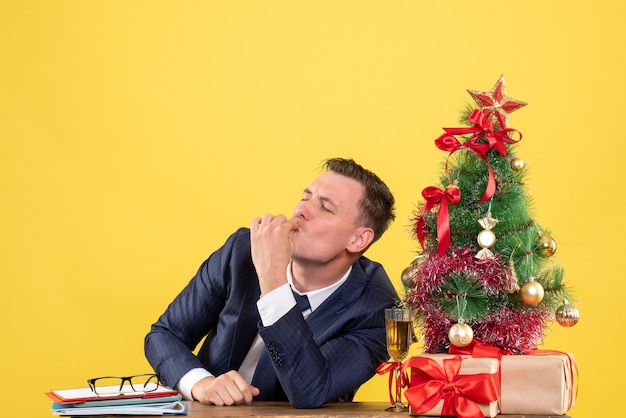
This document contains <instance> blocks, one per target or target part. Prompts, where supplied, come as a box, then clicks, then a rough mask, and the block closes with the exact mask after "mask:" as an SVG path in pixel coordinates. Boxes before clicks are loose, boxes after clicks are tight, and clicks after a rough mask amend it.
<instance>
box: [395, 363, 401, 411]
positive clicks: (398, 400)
mask: <svg viewBox="0 0 626 418" xmlns="http://www.w3.org/2000/svg"><path fill="white" fill-rule="evenodd" d="M401 367H402V366H398V367H396V369H395V370H394V373H395V375H396V405H398V404H400V405H401V404H402V382H401V380H400V368H401Z"/></svg>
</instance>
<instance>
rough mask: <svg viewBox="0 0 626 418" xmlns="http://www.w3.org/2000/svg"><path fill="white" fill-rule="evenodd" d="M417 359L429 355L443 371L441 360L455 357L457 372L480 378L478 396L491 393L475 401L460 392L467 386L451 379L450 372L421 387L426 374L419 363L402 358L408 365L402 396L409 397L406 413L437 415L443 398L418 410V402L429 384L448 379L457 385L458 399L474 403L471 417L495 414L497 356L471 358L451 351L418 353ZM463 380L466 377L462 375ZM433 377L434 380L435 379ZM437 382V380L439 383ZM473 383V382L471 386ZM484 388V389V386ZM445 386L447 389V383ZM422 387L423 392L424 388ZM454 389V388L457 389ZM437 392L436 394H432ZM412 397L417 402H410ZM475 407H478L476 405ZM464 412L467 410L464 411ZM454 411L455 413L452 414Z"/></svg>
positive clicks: (441, 406)
mask: <svg viewBox="0 0 626 418" xmlns="http://www.w3.org/2000/svg"><path fill="white" fill-rule="evenodd" d="M415 357H417V358H421V359H431V360H433V361H435V362H436V364H438V365H439V367H440V368H441V369H440V371H442V372H443V371H445V369H446V366H445V365H444V360H456V361H459V360H460V361H461V366H460V369H458V373H457V376H458V377H461V376H472V377H475V378H477V379H478V378H480V380H482V381H483V382H482V390H480V392H481V394H480V396H482V397H486V396H487V397H488V396H490V395H488V394H489V393H491V394H492V396H491V398H492V399H493V400H490V401H488V402H476V401H474V400H473V396H472V395H471V394H469V393H465V394H464V393H463V389H464V388H467V387H469V386H474V385H467V382H464V381H463V380H462V379H461V380H456V379H451V376H449V375H448V376H446V377H444V378H443V379H441V381H439V380H438V378H434V379H432V380H431V381H430V382H429V383H428V386H430V389H427V388H424V385H425V384H424V382H425V380H427V379H428V378H426V377H424V376H425V375H424V373H423V370H425V369H423V370H422V369H421V368H420V367H414V366H413V365H415V362H416V360H415V359H414V358H411V359H409V360H407V361H406V363H405V367H410V373H409V385H408V389H407V390H406V391H405V397H406V398H407V400H409V413H410V414H411V415H426V416H441V415H442V412H443V408H444V399H443V397H441V398H440V399H439V401H438V402H437V403H436V404H435V405H434V406H433V407H432V408H431V409H429V410H427V411H420V409H421V408H422V404H421V402H423V401H424V395H425V393H426V392H432V387H433V386H437V385H440V384H441V385H442V386H445V385H450V382H451V381H452V380H454V382H453V384H455V385H456V384H458V387H459V388H461V387H462V388H461V390H460V393H461V395H459V396H461V397H464V398H465V399H462V400H461V401H462V402H469V403H472V404H475V405H477V406H478V408H479V409H480V412H477V413H476V414H475V415H471V416H472V417H476V418H479V417H480V416H485V417H495V416H496V415H497V414H498V401H497V372H498V360H497V359H493V358H471V357H469V356H458V355H456V356H455V355H452V354H421V355H419V356H415ZM419 363H423V360H420V361H419ZM466 380H467V379H466ZM435 381H436V382H435ZM439 382H441V383H439ZM474 387H475V386H474ZM485 389H487V390H485ZM445 390H449V387H448V388H446V389H445ZM425 391H426V392H425ZM457 391H458V390H457ZM434 396H438V395H434ZM412 397H413V400H415V401H417V402H419V405H417V404H416V403H415V402H411V398H412ZM476 411H478V410H477V409H476ZM465 412H467V411H465ZM453 415H457V414H453ZM459 416H465V417H469V416H470V415H467V414H465V415H463V414H459Z"/></svg>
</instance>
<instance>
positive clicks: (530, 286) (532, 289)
mask: <svg viewBox="0 0 626 418" xmlns="http://www.w3.org/2000/svg"><path fill="white" fill-rule="evenodd" d="M543 293H544V292H543V286H542V285H541V283H539V282H536V281H535V280H534V279H533V278H532V277H531V278H530V279H529V280H528V281H527V282H526V283H524V286H522V288H521V289H520V291H519V295H520V297H521V298H522V302H524V303H525V304H526V305H537V304H539V303H540V302H541V301H542V300H543Z"/></svg>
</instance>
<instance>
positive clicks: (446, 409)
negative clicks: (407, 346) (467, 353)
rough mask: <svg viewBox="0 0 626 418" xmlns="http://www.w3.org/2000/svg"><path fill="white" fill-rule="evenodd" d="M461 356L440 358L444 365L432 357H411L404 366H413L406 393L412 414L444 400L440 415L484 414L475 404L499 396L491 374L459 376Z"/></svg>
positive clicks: (468, 416) (471, 416)
mask: <svg viewBox="0 0 626 418" xmlns="http://www.w3.org/2000/svg"><path fill="white" fill-rule="evenodd" d="M462 361H463V360H462V358H461V356H455V357H454V358H451V359H445V360H443V368H442V367H441V366H440V365H439V363H437V362H436V361H435V360H433V359H431V358H427V357H419V356H414V357H411V358H410V359H409V360H407V361H406V363H405V364H404V367H405V368H406V367H413V368H415V369H417V371H418V372H417V373H415V372H413V374H412V375H411V384H410V385H409V386H410V387H409V389H407V390H406V392H405V393H404V396H406V398H407V400H408V402H409V404H410V405H411V408H412V411H411V412H412V413H414V414H416V415H419V414H421V413H423V412H426V411H429V410H431V409H433V408H434V407H435V406H436V405H437V403H439V401H440V400H442V399H443V407H442V410H441V416H456V417H459V418H478V417H484V414H483V412H482V411H481V410H480V408H479V407H478V405H477V403H489V402H493V401H496V400H497V399H498V392H497V390H496V385H495V383H494V382H493V376H492V375H490V374H486V373H479V374H473V375H459V370H460V369H461V363H462Z"/></svg>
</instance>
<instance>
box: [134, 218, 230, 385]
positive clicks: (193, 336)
mask: <svg viewBox="0 0 626 418" xmlns="http://www.w3.org/2000/svg"><path fill="white" fill-rule="evenodd" d="M240 231H241V230H240ZM240 231H238V232H236V233H235V234H233V235H232V236H231V237H229V239H228V240H227V241H226V243H225V244H224V246H222V247H221V248H220V249H219V250H217V251H216V252H215V253H213V254H212V255H211V256H210V257H209V258H208V259H207V260H206V261H205V262H204V263H202V265H201V266H200V268H199V269H198V272H197V273H196V275H195V276H194V277H193V278H192V279H191V281H190V282H189V283H188V284H187V286H186V287H185V288H184V289H183V290H182V291H181V292H180V293H179V294H178V296H176V298H175V299H174V300H173V301H172V303H171V304H170V305H169V306H168V307H167V309H166V311H165V312H164V313H163V314H162V315H161V317H160V318H159V319H158V320H157V322H156V323H154V324H153V325H152V327H151V329H150V332H149V333H148V334H147V335H146V337H145V341H144V350H145V355H146V358H147V360H148V362H149V363H150V365H151V366H152V368H153V369H154V370H155V371H156V372H157V373H159V374H160V375H161V378H162V381H163V383H165V384H166V385H168V386H170V387H176V385H177V384H178V381H179V380H180V379H181V377H182V376H183V375H185V373H187V372H188V371H189V370H191V369H194V368H205V366H204V365H203V364H202V362H201V361H200V359H199V358H198V357H197V356H196V355H195V354H194V353H193V350H194V349H195V348H196V346H197V345H198V344H199V343H200V341H201V340H202V338H204V337H205V336H206V335H207V334H209V333H210V332H211V330H213V329H214V328H215V326H216V324H217V321H218V317H219V314H220V312H221V310H222V309H223V307H224V304H225V300H226V295H227V292H228V282H229V280H228V277H226V276H227V275H228V273H227V272H228V269H227V267H226V266H228V264H229V259H230V256H231V252H232V248H233V247H234V245H235V242H236V241H237V239H239V238H241V235H242V234H241V233H240Z"/></svg>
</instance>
